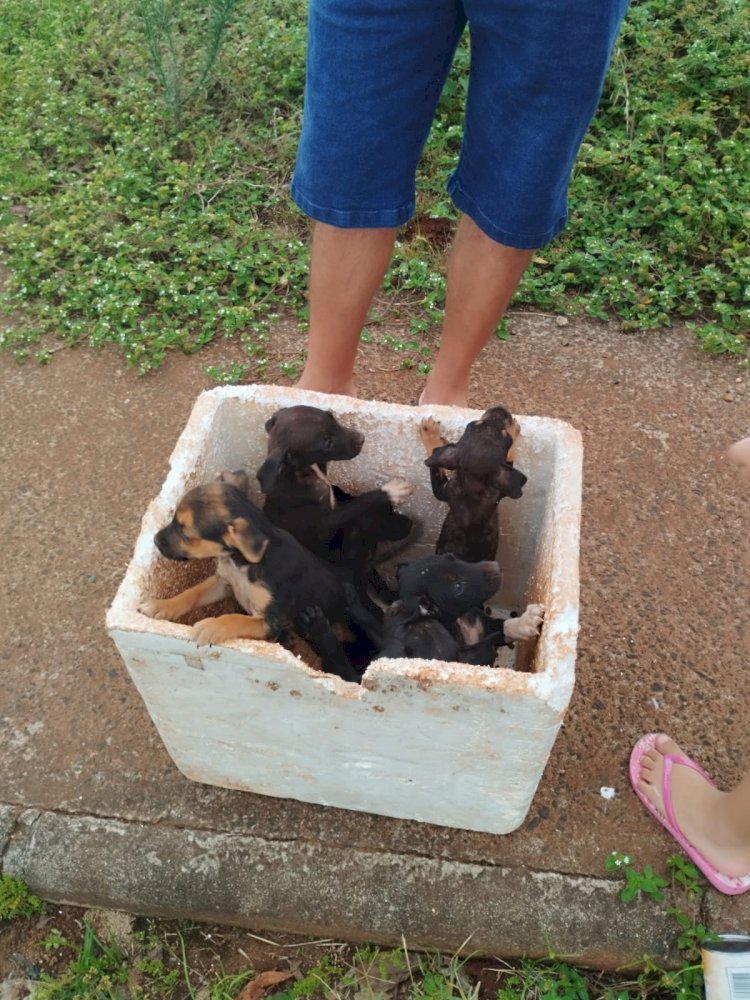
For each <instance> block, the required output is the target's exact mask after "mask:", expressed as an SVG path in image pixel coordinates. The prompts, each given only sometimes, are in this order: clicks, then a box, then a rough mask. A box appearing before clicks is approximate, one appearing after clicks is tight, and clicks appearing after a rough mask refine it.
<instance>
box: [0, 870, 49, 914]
mask: <svg viewBox="0 0 750 1000" xmlns="http://www.w3.org/2000/svg"><path fill="white" fill-rule="evenodd" d="M45 905H46V904H45V903H44V901H43V900H41V899H39V898H38V897H37V896H34V895H32V894H31V893H30V892H29V889H28V886H26V885H24V883H23V882H22V881H21V880H20V879H17V878H12V877H11V876H10V875H0V920H15V919H17V918H18V917H33V916H36V914H38V913H44V909H45Z"/></svg>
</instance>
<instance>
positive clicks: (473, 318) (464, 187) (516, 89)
mask: <svg viewBox="0 0 750 1000" xmlns="http://www.w3.org/2000/svg"><path fill="white" fill-rule="evenodd" d="M626 7H627V0H572V2H571V3H568V4H560V3H559V2H557V0H533V2H529V3H522V2H518V0H513V2H509V3H502V2H498V0H493V2H492V3H487V0H465V8H466V12H467V15H468V19H469V28H470V31H471V43H472V44H471V53H472V54H471V71H470V80H469V95H468V101H467V110H466V123H465V132H464V142H463V146H462V151H461V158H460V161H459V164H458V166H457V168H456V170H455V172H454V174H453V176H452V178H451V180H450V183H449V186H448V190H449V192H450V194H451V196H452V197H453V200H454V202H455V204H456V205H457V207H458V208H459V209H461V210H462V211H463V212H464V213H465V215H464V217H463V218H462V220H461V222H460V224H459V227H458V230H457V233H456V238H455V242H454V246H453V249H452V252H451V257H450V260H449V264H448V287H447V295H446V307H445V318H444V323H443V330H442V337H441V341H440V348H439V351H438V355H437V357H436V360H435V364H434V366H433V369H432V371H431V372H430V375H429V376H428V379H427V383H426V385H425V389H424V392H423V394H422V402H425V403H453V404H457V405H466V401H467V395H468V383H469V374H470V372H471V368H472V366H473V364H474V361H475V360H476V358H477V356H478V355H479V353H480V351H481V350H482V348H483V347H484V345H485V344H486V343H487V342H488V341H489V339H490V337H491V336H492V334H493V332H494V331H495V329H496V327H497V324H498V322H499V321H500V319H501V318H502V315H503V313H504V312H505V310H506V308H507V306H508V304H509V302H510V300H511V297H512V295H513V293H514V291H515V289H516V286H517V284H518V282H519V281H520V279H521V276H522V275H523V273H524V271H525V269H526V267H527V266H528V264H529V262H530V260H531V258H532V256H533V251H534V249H536V248H538V247H541V246H543V245H544V244H545V243H546V242H548V241H549V240H550V239H552V237H553V236H555V235H556V234H557V233H558V232H559V231H560V230H561V229H562V227H563V225H564V223H565V218H566V212H567V206H566V200H567V188H568V182H569V177H570V172H571V169H572V166H573V162H574V159H575V156H576V153H577V151H578V148H579V146H580V143H581V141H582V139H583V136H584V134H585V132H586V129H587V127H588V125H589V122H590V120H591V117H592V116H593V114H594V111H595V109H596V105H597V103H598V100H599V95H600V93H601V87H602V82H603V79H604V74H605V71H606V67H607V64H608V62H609V56H610V51H611V48H612V44H613V43H614V38H615V35H616V32H617V29H618V27H619V24H620V21H621V19H622V16H623V15H624V13H625V9H626Z"/></svg>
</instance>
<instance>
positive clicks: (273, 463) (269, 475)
mask: <svg viewBox="0 0 750 1000" xmlns="http://www.w3.org/2000/svg"><path fill="white" fill-rule="evenodd" d="M272 419H273V418H272ZM286 456H287V453H286V450H285V451H275V452H273V454H271V455H269V456H268V458H267V459H266V460H265V462H264V463H263V465H261V467H260V468H259V469H258V471H257V472H256V473H255V475H256V477H257V479H258V482H259V483H260V488H261V489H262V490H263V492H264V493H269V492H270V490H272V489H273V487H274V486H275V485H276V483H277V481H278V478H279V476H280V475H281V470H282V469H283V468H284V463H285V462H286Z"/></svg>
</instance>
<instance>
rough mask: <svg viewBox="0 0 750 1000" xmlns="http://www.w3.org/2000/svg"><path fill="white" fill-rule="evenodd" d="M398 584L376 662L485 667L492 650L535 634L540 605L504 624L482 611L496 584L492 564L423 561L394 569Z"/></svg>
mask: <svg viewBox="0 0 750 1000" xmlns="http://www.w3.org/2000/svg"><path fill="white" fill-rule="evenodd" d="M398 582H399V600H398V602H397V603H396V604H395V605H393V606H392V608H391V609H389V613H388V614H387V615H386V620H385V635H384V639H383V642H382V644H381V648H380V652H379V655H380V656H389V657H419V658H420V659H433V660H450V661H453V662H458V663H471V664H477V665H480V664H483V665H485V666H491V665H492V664H493V663H494V661H495V657H496V654H497V648H498V646H503V645H511V644H512V642H513V641H515V640H516V639H528V638H531V637H532V636H534V635H537V634H538V632H539V626H540V624H541V622H542V618H543V614H544V609H543V608H542V606H541V605H536V604H535V605H529V606H528V607H527V609H526V610H525V611H524V613H523V615H521V616H520V617H519V618H508V619H502V618H492V617H491V616H490V615H488V614H487V613H486V612H484V611H483V610H482V608H483V605H484V604H485V602H486V601H488V600H489V599H490V598H491V597H492V595H493V594H494V593H495V591H496V590H497V588H498V586H499V583H500V567H499V566H498V564H497V563H496V562H490V561H487V562H479V563H470V562H465V561H463V560H460V559H456V557H455V556H453V555H451V554H450V553H446V554H443V555H434V556H426V557H424V558H422V559H417V560H415V561H413V562H410V563H404V564H402V565H401V566H399V568H398Z"/></svg>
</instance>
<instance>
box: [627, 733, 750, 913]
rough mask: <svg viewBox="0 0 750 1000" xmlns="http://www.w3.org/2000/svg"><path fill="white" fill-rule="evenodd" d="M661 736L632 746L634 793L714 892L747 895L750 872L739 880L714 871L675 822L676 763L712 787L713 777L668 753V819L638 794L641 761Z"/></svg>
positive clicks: (664, 789)
mask: <svg viewBox="0 0 750 1000" xmlns="http://www.w3.org/2000/svg"><path fill="white" fill-rule="evenodd" d="M660 735H661V734H660V733H648V734H647V735H646V736H643V737H641V739H640V740H638V742H637V743H636V745H635V746H634V747H633V752H632V753H631V755H630V783H631V785H632V786H633V791H634V792H635V794H636V795H637V796H638V798H639V799H640V800H641V802H642V803H643V804H644V806H645V807H646V808H647V809H648V811H649V812H650V813H651V815H652V816H653V817H654V819H656V820H657V821H658V822H659V823H661V825H662V826H663V827H664V829H665V830H667V831H668V832H669V833H671V835H672V836H673V837H674V839H675V840H676V841H677V843H678V844H679V845H680V847H681V848H682V849H683V851H684V852H685V854H687V856H688V857H689V858H690V860H691V861H692V862H693V864H694V865H695V866H696V868H699V869H700V870H701V871H702V872H703V874H704V875H705V876H706V878H707V879H708V881H709V882H710V883H711V885H712V886H713V887H714V888H715V889H718V890H719V892H723V893H725V894H726V895H728V896H738V895H739V894H740V893H743V892H747V891H748V889H750V873H748V874H747V875H743V876H741V877H739V878H730V877H729V875H723V874H722V873H721V872H720V871H717V870H716V868H714V866H713V865H712V864H711V863H710V861H706V859H705V858H704V857H703V855H702V854H701V853H700V852H699V851H697V850H696V849H695V848H694V847H693V845H692V844H691V843H690V842H689V841H688V840H687V839H686V838H685V836H684V834H683V833H682V831H681V830H680V828H679V826H678V825H677V820H676V819H675V815H674V810H673V808H672V786H671V777H672V768H673V766H674V765H675V764H680V765H681V766H683V767H689V768H691V769H692V770H693V771H696V772H697V773H698V774H700V775H701V777H702V778H705V780H706V781H707V782H708V783H709V784H711V785H713V784H714V783H713V781H711V778H710V777H709V776H708V775H707V774H706V772H705V771H704V770H703V768H702V767H700V766H699V765H698V764H696V763H695V761H692V760H690V758H689V757H683V756H682V755H681V754H674V753H668V754H665V755H664V774H663V777H662V785H661V795H662V801H663V802H664V808H665V810H666V813H667V815H666V816H662V814H661V813H660V812H659V810H658V809H657V808H656V806H655V805H653V804H652V803H651V802H649V800H648V799H647V798H646V796H645V795H644V794H643V793H642V792H641V791H639V789H638V782H639V781H640V780H641V760H642V758H643V755H644V753H645V752H646V751H647V750H651V749H653V747H654V746H655V745H656V738H657V736H660Z"/></svg>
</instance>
